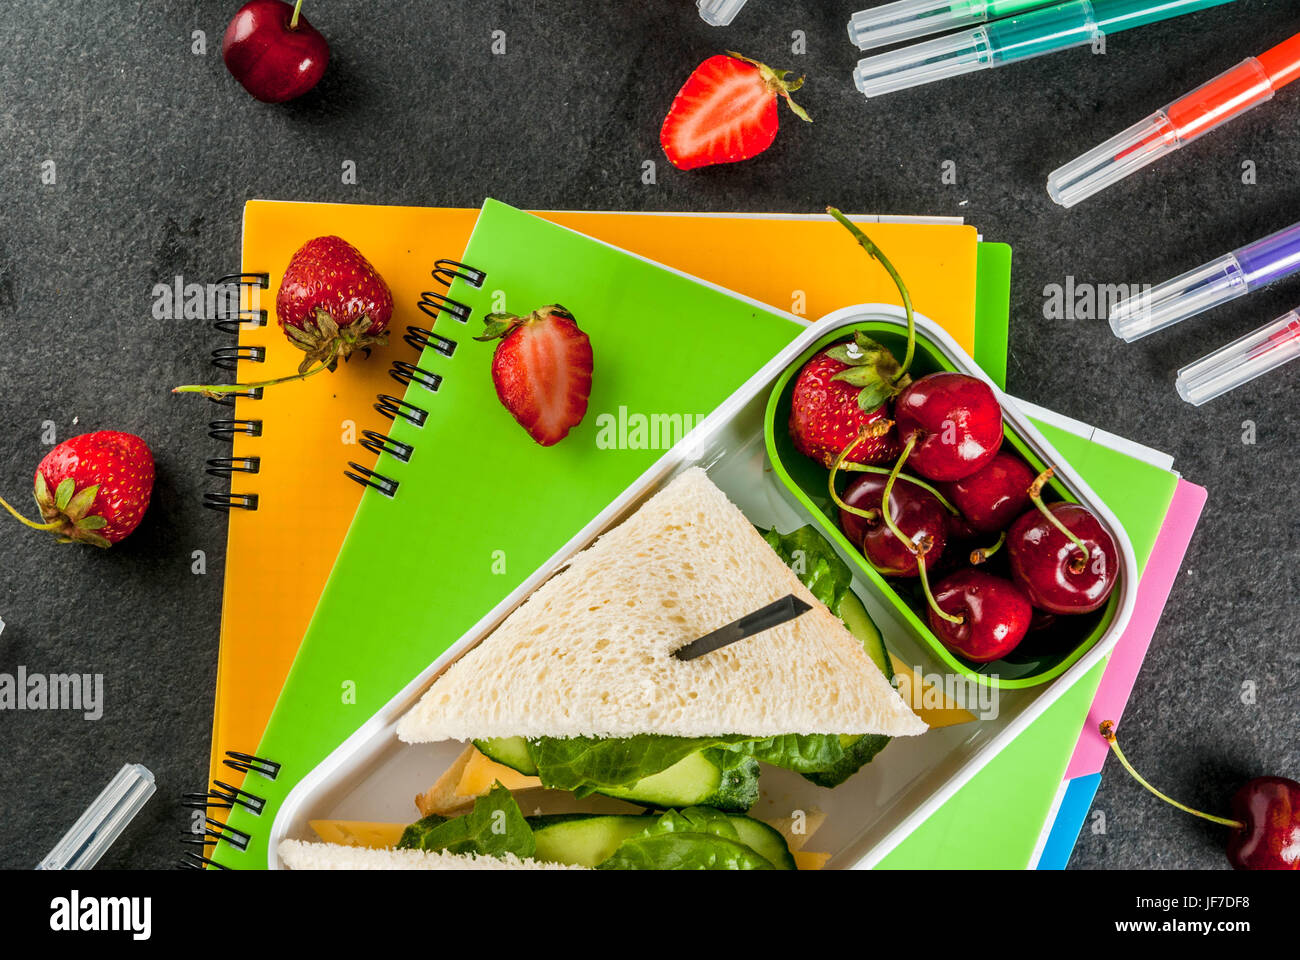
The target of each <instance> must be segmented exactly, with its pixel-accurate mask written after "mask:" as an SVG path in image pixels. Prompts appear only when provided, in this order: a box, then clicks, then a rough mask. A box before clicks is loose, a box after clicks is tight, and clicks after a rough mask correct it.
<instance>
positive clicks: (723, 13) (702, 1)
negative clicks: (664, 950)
mask: <svg viewBox="0 0 1300 960" xmlns="http://www.w3.org/2000/svg"><path fill="white" fill-rule="evenodd" d="M695 5H696V6H697V7H699V8H700V18H701V19H702V20H703V21H704V22H705V23H707V24H709V25H710V26H713V27H726V26H730V25H731V21H732V20H735V19H736V14H738V13H740V8H741V7H743V6H744V5H745V0H695Z"/></svg>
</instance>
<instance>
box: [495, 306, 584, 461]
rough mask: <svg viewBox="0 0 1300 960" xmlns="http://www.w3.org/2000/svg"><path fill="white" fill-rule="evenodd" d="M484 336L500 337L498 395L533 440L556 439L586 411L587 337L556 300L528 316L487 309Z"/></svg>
mask: <svg viewBox="0 0 1300 960" xmlns="http://www.w3.org/2000/svg"><path fill="white" fill-rule="evenodd" d="M485 320H486V323H487V326H486V327H485V329H484V331H483V335H482V336H479V337H475V338H474V339H475V340H481V341H489V340H497V339H500V340H501V342H500V343H499V344H497V348H496V352H495V353H494V354H493V355H492V383H493V385H494V386H495V387H496V390H497V398H498V399H500V401H501V403H502V405H503V406H504V407H505V408H506V409H507V410H509V411H510V415H511V416H513V417H514V418H515V420H517V421H518V422H519V425H520V426H522V427H523V428H524V429H525V430H527V431H528V433H529V434H530V435H531V436H532V438H533V439H534V440H536V441H537V442H538V443H540V444H541V445H542V446H544V447H549V446H551V445H552V444H555V443H559V442H560V441H561V440H563V439H564V438H565V437H566V436H567V435H568V433H569V431H570V430H571V429H573V428H574V427H576V426H577V425H578V424H579V423H581V422H582V418H583V417H584V416H586V414H587V398H588V397H589V396H590V395H591V370H592V354H591V340H590V339H588V337H587V335H586V334H585V333H583V332H582V331H581V330H580V329H578V324H577V321H575V320H574V319H573V315H572V314H571V313H569V311H568V310H565V309H564V308H563V307H562V306H560V305H559V304H552V305H551V306H549V307H542V308H541V309H540V310H534V311H533V312H532V313H530V314H529V315H528V316H526V317H519V316H516V315H515V314H513V313H490V314H488V315H487V317H486V318H485Z"/></svg>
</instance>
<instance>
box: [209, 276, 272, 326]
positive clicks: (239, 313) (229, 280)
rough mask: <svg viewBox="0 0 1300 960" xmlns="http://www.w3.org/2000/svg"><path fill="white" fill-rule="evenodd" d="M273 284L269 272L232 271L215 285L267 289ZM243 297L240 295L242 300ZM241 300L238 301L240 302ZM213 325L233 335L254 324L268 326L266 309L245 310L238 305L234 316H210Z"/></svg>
mask: <svg viewBox="0 0 1300 960" xmlns="http://www.w3.org/2000/svg"><path fill="white" fill-rule="evenodd" d="M270 285H271V275H270V274H269V273H232V274H230V275H229V276H225V277H222V278H220V279H219V280H217V282H216V283H214V284H213V286H214V287H227V286H241V287H257V288H258V289H259V290H265V289H266V288H267V287H269V286H270ZM242 299H243V298H242V297H240V300H242ZM238 302H239V300H237V301H236V303H238ZM209 319H210V320H212V326H213V327H215V328H216V329H217V330H219V331H220V332H222V333H229V334H231V335H232V336H238V335H239V330H240V328H241V327H243V326H245V325H247V324H252V325H253V326H255V327H264V326H266V311H265V310H245V309H244V308H243V307H236V308H235V314H234V316H229V317H228V316H221V315H218V316H215V317H210V318H209Z"/></svg>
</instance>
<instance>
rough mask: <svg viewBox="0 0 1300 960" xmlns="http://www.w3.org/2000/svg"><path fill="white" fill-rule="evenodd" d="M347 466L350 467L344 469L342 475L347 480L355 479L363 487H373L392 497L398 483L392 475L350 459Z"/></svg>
mask: <svg viewBox="0 0 1300 960" xmlns="http://www.w3.org/2000/svg"><path fill="white" fill-rule="evenodd" d="M348 466H349V467H351V468H352V469H351V470H344V471H343V476H345V477H347V478H348V479H349V480H355V481H356V482H357V483H359V484H361V485H362V486H363V487H374V488H375V489H376V490H378V491H379V492H380V493H382V494H383V495H384V496H386V497H388V498H389V499H392V497H393V494H395V493H397V486H398V484H397V481H396V480H394V479H393V478H392V477H386V476H384V475H383V474H382V473H376V472H375V471H374V470H372V469H370V468H369V467H363V466H362V465H361V464H359V463H353V462H352V461H351V460H349V461H348Z"/></svg>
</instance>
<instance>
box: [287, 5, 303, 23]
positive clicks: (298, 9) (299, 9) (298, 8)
mask: <svg viewBox="0 0 1300 960" xmlns="http://www.w3.org/2000/svg"><path fill="white" fill-rule="evenodd" d="M300 13H302V0H298V2H297V3H296V4H294V8H293V16H292V17H290V18H289V29H290V30H297V29H298V14H300Z"/></svg>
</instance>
